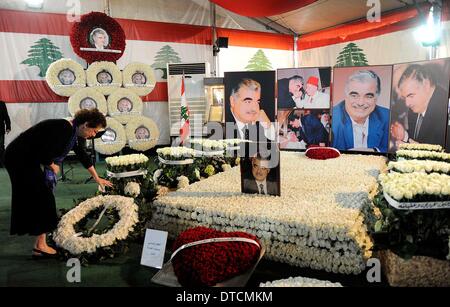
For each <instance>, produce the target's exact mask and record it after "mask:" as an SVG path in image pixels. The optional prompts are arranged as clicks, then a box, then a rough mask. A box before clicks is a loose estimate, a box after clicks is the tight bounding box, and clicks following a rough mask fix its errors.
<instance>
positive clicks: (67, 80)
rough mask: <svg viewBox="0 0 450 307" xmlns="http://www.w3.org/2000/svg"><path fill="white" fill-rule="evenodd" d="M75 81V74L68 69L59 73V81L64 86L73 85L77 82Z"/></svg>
mask: <svg viewBox="0 0 450 307" xmlns="http://www.w3.org/2000/svg"><path fill="white" fill-rule="evenodd" d="M75 79H76V77H75V73H74V72H73V71H72V70H70V69H68V68H66V69H63V70H61V71H60V72H59V73H58V80H59V82H61V84H62V85H72V84H73V83H74V82H75Z"/></svg>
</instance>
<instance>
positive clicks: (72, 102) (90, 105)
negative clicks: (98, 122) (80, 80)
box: [68, 88, 108, 116]
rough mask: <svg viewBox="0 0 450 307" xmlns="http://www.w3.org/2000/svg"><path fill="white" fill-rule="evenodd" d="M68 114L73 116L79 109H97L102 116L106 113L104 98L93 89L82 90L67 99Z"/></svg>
mask: <svg viewBox="0 0 450 307" xmlns="http://www.w3.org/2000/svg"><path fill="white" fill-rule="evenodd" d="M68 107H69V113H70V115H72V116H74V115H75V113H77V111H78V110H81V109H89V110H90V109H95V108H97V109H98V110H99V111H100V112H102V113H103V114H106V113H108V107H107V105H106V99H105V96H103V95H102V94H101V93H100V92H99V91H97V90H96V89H95V88H83V89H80V90H78V91H77V92H76V93H75V94H73V95H72V96H70V97H69V102H68Z"/></svg>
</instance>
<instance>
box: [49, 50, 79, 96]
mask: <svg viewBox="0 0 450 307" xmlns="http://www.w3.org/2000/svg"><path fill="white" fill-rule="evenodd" d="M45 79H46V81H47V84H48V85H49V87H50V88H51V89H52V91H53V92H55V93H56V94H57V95H60V96H66V97H69V96H71V95H73V94H75V92H76V91H78V90H79V89H80V88H83V87H86V73H85V71H84V69H83V67H82V66H81V65H80V64H79V63H77V62H75V61H74V60H72V59H60V60H58V61H55V62H53V63H52V64H50V66H49V67H48V69H47V73H46V75H45Z"/></svg>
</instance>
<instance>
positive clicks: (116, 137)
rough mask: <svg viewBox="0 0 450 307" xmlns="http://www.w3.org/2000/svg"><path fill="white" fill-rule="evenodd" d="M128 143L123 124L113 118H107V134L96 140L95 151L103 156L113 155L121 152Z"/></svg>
mask: <svg viewBox="0 0 450 307" xmlns="http://www.w3.org/2000/svg"><path fill="white" fill-rule="evenodd" d="M126 143H127V138H126V134H125V129H124V128H123V126H122V124H121V123H119V122H118V121H117V120H116V119H114V118H112V117H107V118H106V128H105V133H104V134H103V135H102V136H101V137H100V138H96V139H95V140H94V145H95V150H96V151H97V152H99V153H101V154H103V155H112V154H115V153H116V152H119V151H121V150H122V149H123V148H124V147H125V144H126Z"/></svg>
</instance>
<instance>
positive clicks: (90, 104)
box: [80, 97, 97, 110]
mask: <svg viewBox="0 0 450 307" xmlns="http://www.w3.org/2000/svg"><path fill="white" fill-rule="evenodd" d="M95 108H97V102H96V101H95V100H94V99H92V98H91V97H86V98H83V99H82V100H81V101H80V109H87V110H92V109H95Z"/></svg>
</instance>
